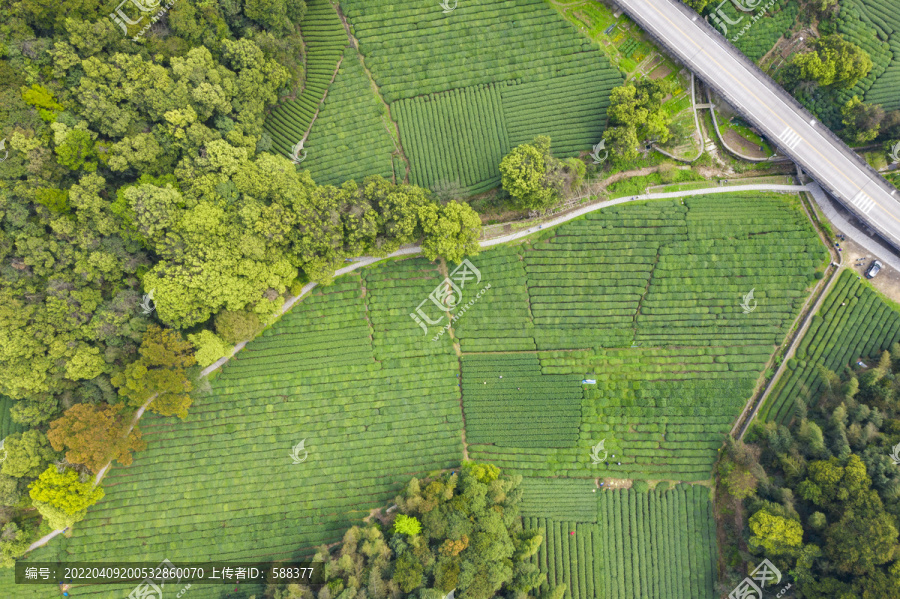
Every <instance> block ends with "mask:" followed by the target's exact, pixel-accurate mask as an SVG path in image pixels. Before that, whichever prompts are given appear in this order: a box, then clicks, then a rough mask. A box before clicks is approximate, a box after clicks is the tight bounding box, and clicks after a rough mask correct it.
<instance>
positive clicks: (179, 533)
mask: <svg viewBox="0 0 900 599" xmlns="http://www.w3.org/2000/svg"><path fill="white" fill-rule="evenodd" d="M751 207H752V217H750V216H748V214H747V212H748V211H751ZM773 247H774V248H775V249H773ZM766 248H768V249H766ZM825 259H826V252H825V249H824V247H822V245H821V244H820V242H819V241H818V238H817V237H816V234H815V233H814V231H813V230H812V228H811V227H810V226H809V225H808V224H807V221H806V219H805V216H804V214H803V212H802V210H801V209H800V206H799V203H798V200H797V199H796V198H794V197H792V196H785V195H779V194H769V195H766V194H755V195H752V196H751V195H741V194H721V195H717V196H706V197H694V198H685V199H684V200H683V201H682V200H670V201H659V202H649V203H644V204H640V205H624V206H618V207H612V208H608V209H604V210H601V211H597V212H594V213H591V214H589V215H587V216H586V217H583V218H580V219H577V220H575V221H572V222H570V223H567V224H565V225H561V226H559V227H557V228H555V229H551V230H547V231H542V232H540V234H538V235H535V236H532V237H530V238H528V239H527V240H526V241H525V242H524V243H521V244H520V245H513V246H507V247H501V248H497V249H492V250H488V251H486V252H484V253H483V254H481V255H479V256H475V257H473V258H472V259H471V264H472V265H473V266H474V267H475V268H476V269H477V270H478V272H477V273H475V272H474V271H471V270H470V271H469V276H468V278H467V279H465V280H464V279H459V278H458V277H457V279H458V280H459V281H460V282H461V284H462V287H460V288H459V290H458V292H459V294H460V295H461V297H462V299H463V300H465V301H464V302H462V301H461V302H459V304H458V305H459V306H462V305H463V304H464V303H465V302H468V301H469V300H470V299H472V298H474V297H475V294H476V293H477V292H478V291H479V290H484V293H483V295H482V297H481V298H480V299H479V300H478V301H477V302H475V303H474V304H473V305H471V306H470V307H469V308H467V309H466V311H465V313H464V314H462V313H461V309H460V308H456V311H457V313H459V314H460V316H459V319H458V320H457V321H456V322H455V323H454V325H453V329H452V330H451V331H450V332H449V333H448V334H445V335H438V334H436V333H437V331H438V330H439V327H440V326H441V325H444V324H446V322H447V318H448V314H450V313H452V312H453V310H450V311H449V312H448V311H444V312H443V314H441V311H439V310H436V308H435V304H434V303H433V302H432V301H431V299H429V298H430V294H433V292H435V291H436V290H440V289H442V288H443V285H444V284H443V283H441V282H442V281H444V277H445V276H447V274H448V271H449V272H450V273H451V274H452V271H453V270H454V268H455V266H454V265H452V264H451V265H443V264H438V263H430V262H428V261H427V260H425V259H424V258H410V259H404V260H395V261H389V262H385V263H382V264H380V265H376V266H374V267H370V268H367V269H364V270H361V271H356V272H354V273H352V274H348V275H345V276H343V277H341V278H339V279H337V280H336V282H335V283H334V284H333V285H331V286H328V287H319V288H317V289H315V290H314V292H313V293H312V294H311V295H310V296H309V297H306V298H305V299H304V300H303V301H301V302H300V303H299V304H298V305H297V306H295V307H294V308H293V309H292V310H291V311H290V312H289V313H288V314H287V315H285V316H284V317H283V318H282V319H281V320H280V321H279V322H277V323H276V324H275V325H274V326H272V327H271V328H269V329H267V330H266V331H265V332H264V333H263V334H262V336H261V337H259V338H257V339H256V340H254V341H252V342H251V343H249V344H248V345H247V347H246V348H245V349H243V350H242V351H241V352H240V353H239V354H237V356H236V357H235V358H234V359H232V360H231V361H230V362H228V363H227V364H226V365H225V366H224V367H223V369H222V370H221V372H220V373H219V374H218V375H217V376H216V377H215V378H214V380H213V381H212V382H211V391H210V392H209V393H208V394H205V395H203V396H200V397H198V399H197V400H196V401H195V403H194V405H193V406H192V408H191V411H190V413H189V415H188V417H187V419H186V420H185V421H183V422H173V421H171V420H170V419H164V418H162V417H158V416H156V415H149V414H148V415H146V416H145V417H144V419H143V421H142V428H143V430H144V438H145V439H146V440H147V442H148V445H149V449H148V450H147V451H146V452H144V453H141V454H139V455H138V456H137V458H136V460H135V462H134V464H133V465H132V466H130V467H119V466H117V467H115V468H113V469H112V471H111V472H110V474H109V475H108V477H107V478H106V481H105V483H104V487H105V489H106V493H107V495H106V497H105V498H104V500H103V501H102V502H100V503H98V504H97V505H95V506H94V507H93V508H92V509H91V510H90V511H89V513H88V517H87V519H86V520H84V521H83V522H81V523H79V525H78V526H77V527H75V529H74V530H73V531H72V536H71V538H65V537H58V538H57V539H54V540H53V541H52V542H51V543H50V544H49V545H48V546H46V547H44V548H41V549H39V550H37V551H35V552H34V553H33V555H32V556H31V559H33V560H44V559H47V560H55V559H60V560H65V561H78V560H95V561H103V560H104V559H111V558H112V556H121V555H128V556H130V557H131V558H132V559H134V560H147V561H154V562H157V563H158V562H159V561H161V560H162V559H164V558H167V559H169V560H171V561H173V562H174V563H178V562H179V561H189V560H190V561H198V560H204V559H212V558H216V559H229V560H237V559H251V558H253V559H258V558H265V559H270V558H285V557H299V556H301V555H306V554H309V553H310V552H311V550H312V548H313V547H314V546H316V545H318V544H321V543H325V542H335V541H337V540H338V539H339V538H340V537H341V535H342V533H343V531H344V530H345V529H346V527H347V526H348V525H350V524H351V523H353V522H358V521H360V520H361V519H362V518H364V517H365V516H367V515H368V514H369V512H370V510H372V509H374V508H379V507H383V506H385V505H388V504H389V503H390V502H391V499H392V498H393V497H394V496H395V494H396V493H397V491H398V489H399V487H400V485H401V484H402V483H403V481H405V480H407V479H408V477H410V476H413V475H420V476H421V475H425V474H427V473H428V472H429V471H435V470H439V469H445V468H453V467H456V466H458V465H459V464H460V462H461V461H462V459H463V457H464V455H465V454H464V452H465V451H467V452H468V457H469V458H470V459H474V460H487V461H492V462H494V463H496V464H497V465H499V466H500V467H501V468H503V469H504V470H506V471H509V472H511V473H518V474H523V475H526V477H527V479H526V481H525V485H524V488H525V496H524V505H523V515H524V516H525V517H526V518H528V519H529V521H530V522H534V523H535V525H539V526H541V527H545V528H546V529H547V530H548V536H547V537H546V538H547V543H546V545H545V546H544V548H543V549H542V550H541V552H540V553H539V554H538V556H537V557H536V559H538V560H542V561H541V563H542V564H544V563H546V564H548V566H547V567H550V566H549V564H550V563H553V564H556V565H555V566H553V567H554V568H556V569H555V570H549V574H550V576H551V581H552V580H568V581H569V582H570V583H571V585H572V586H571V588H570V591H569V593H570V594H569V596H570V597H579V598H580V597H589V596H598V597H600V596H603V597H632V596H633V597H681V596H684V597H706V596H711V595H710V594H709V593H710V588H711V586H710V585H711V580H712V578H711V577H712V561H711V557H710V555H711V552H712V546H711V542H712V541H711V538H712V537H711V532H710V530H711V529H710V524H709V500H708V496H707V490H706V488H705V487H699V486H695V487H689V486H687V487H677V488H675V489H673V490H670V491H667V492H665V493H659V492H652V493H651V494H649V495H647V494H645V493H637V492H636V491H624V490H618V491H611V490H605V489H601V490H598V491H597V492H594V489H595V488H596V487H595V484H594V479H596V478H598V477H599V478H600V479H604V478H609V479H651V480H657V479H669V480H680V481H700V480H705V479H708V478H709V476H710V473H711V469H712V465H713V462H714V460H715V458H716V454H717V451H716V450H717V448H718V447H720V446H721V442H722V438H723V435H724V434H726V432H727V431H728V430H729V428H730V427H731V425H732V424H733V421H734V419H735V418H736V417H737V415H738V413H739V412H740V411H741V409H742V407H743V405H744V403H745V402H746V401H747V399H748V398H749V397H750V395H751V393H752V390H753V389H754V387H755V386H756V383H757V379H758V377H759V374H760V371H761V369H762V368H763V365H764V364H765V362H766V360H767V359H768V356H769V355H770V354H771V352H772V351H773V350H774V347H775V344H776V343H778V342H780V341H781V340H782V339H783V337H784V336H785V334H786V333H787V330H788V328H789V326H790V324H791V322H792V320H793V318H794V317H795V316H796V314H797V312H798V310H799V307H800V304H801V303H802V301H803V299H804V295H805V293H806V292H807V289H808V288H809V286H810V284H811V283H812V282H813V281H814V277H813V273H814V272H815V271H816V269H817V268H819V267H820V266H821V265H822V264H823V261H824V260H825ZM476 274H477V275H478V276H476ZM479 277H480V278H479ZM457 279H453V280H454V281H456V280H457ZM488 284H489V285H490V288H487V285H488ZM751 289H755V300H754V301H755V302H756V303H755V304H754V305H755V306H756V307H755V309H754V310H752V311H750V312H749V313H745V312H744V310H742V308H741V307H740V304H741V302H742V300H745V296H746V294H747V292H749V291H750V290H751ZM745 301H746V300H745ZM443 305H445V306H446V305H451V306H452V305H454V302H450V303H449V304H447V303H445V304H443ZM417 308H421V310H422V314H424V315H425V316H426V317H427V321H425V320H423V321H422V322H423V323H426V322H427V323H433V324H431V325H430V326H428V332H427V333H424V332H423V330H422V328H421V327H420V326H419V325H418V324H417V323H416V321H415V320H413V319H412V318H410V314H411V313H415V312H416V311H417ZM456 342H458V343H459V345H456ZM585 378H587V379H593V380H595V381H596V384H592V383H587V384H583V383H582V379H585ZM301 440H302V441H303V442H304V446H303V447H302V448H301V450H300V451H299V452H298V454H297V453H295V455H299V457H300V458H302V461H301V462H300V463H294V461H295V460H294V459H293V458H292V457H291V455H292V448H293V447H295V446H297V445H298V443H299V442H300V441H301ZM600 440H605V444H606V449H607V450H608V456H603V457H604V458H605V459H603V460H602V461H600V463H596V464H595V463H594V462H595V461H597V460H593V459H592V458H591V448H592V447H593V446H594V445H596V444H597V443H598V442H599V441H600ZM551 477H552V478H551ZM551 529H552V530H553V534H552V535H551V534H550V533H549V531H550V530H551ZM557 531H558V532H559V535H557ZM570 531H574V532H575V533H576V534H575V535H571V536H569V535H568V532H570ZM667 535H668V536H667ZM557 536H559V537H560V538H557ZM562 536H566V537H567V538H566V539H562V538H561V537H562ZM679 548H680V549H679ZM678 560H682V561H680V562H679V561H678ZM566 563H568V564H570V565H571V567H565V566H563V564H566ZM623 576H624V577H625V578H623ZM560 577H561V578H560ZM566 577H570V578H569V579H567V578H566ZM628 577H633V581H634V584H632V583H628V582H627V581H628V580H631V579H630V578H628ZM623 580H625V581H626V583H625V584H624V586H622V582H621V581H623ZM4 581H5V582H0V594H2V593H3V592H4V590H5V589H4V586H3V585H4V584H7V583H8V578H4ZM617 581H618V582H617ZM661 585H669V586H661ZM33 588H37V587H19V588H16V592H17V593H19V595H18V596H22V597H43V596H46V595H41V594H40V593H38V592H37V591H34V592H32V591H30V589H33ZM20 589H24V590H20ZM591 589H593V590H591ZM123 590H125V589H122V588H115V587H110V586H81V587H77V588H76V589H75V591H76V592H77V597H98V598H99V597H103V598H105V597H110V598H112V597H121V596H123V593H122V591H123ZM248 592H249V589H248ZM190 593H191V596H192V597H198V598H205V597H217V595H215V587H209V586H203V585H201V586H196V587H192V589H191V590H190ZM592 593H593V594H592ZM125 594H127V593H125ZM73 596H75V595H73Z"/></svg>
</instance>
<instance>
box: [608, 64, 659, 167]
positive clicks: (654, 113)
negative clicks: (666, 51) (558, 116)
mask: <svg viewBox="0 0 900 599" xmlns="http://www.w3.org/2000/svg"><path fill="white" fill-rule="evenodd" d="M671 85H672V84H671V83H670V82H668V81H667V80H665V79H641V80H638V81H629V82H628V83H626V84H625V85H622V86H620V87H616V88H613V90H612V92H611V93H610V99H609V102H610V104H609V108H608V109H607V114H608V115H609V127H608V128H607V129H606V133H605V134H604V135H603V137H604V138H605V139H606V140H607V145H606V147H607V149H608V150H609V154H610V158H611V159H612V160H613V161H617V162H627V161H630V160H634V159H636V158H637V157H638V146H639V145H640V144H642V143H646V142H648V141H658V142H661V143H665V142H666V141H668V139H669V137H670V136H671V133H670V131H669V127H670V126H671V124H672V117H671V115H669V113H668V112H667V111H666V110H665V109H664V108H663V101H664V100H665V99H666V97H667V96H668V95H669V94H670V93H671V91H672V90H671Z"/></svg>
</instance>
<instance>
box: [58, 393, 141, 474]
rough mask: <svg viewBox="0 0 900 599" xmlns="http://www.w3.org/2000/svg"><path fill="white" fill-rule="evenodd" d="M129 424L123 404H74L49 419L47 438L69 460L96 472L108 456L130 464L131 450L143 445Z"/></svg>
mask: <svg viewBox="0 0 900 599" xmlns="http://www.w3.org/2000/svg"><path fill="white" fill-rule="evenodd" d="M130 425H131V414H130V412H127V411H126V410H125V405H124V404H116V405H112V406H109V405H106V406H95V405H90V404H76V405H74V406H72V407H71V408H69V409H68V410H66V412H65V413H64V414H63V416H62V418H59V419H58V420H54V421H53V422H51V423H50V432H48V433H47V438H48V439H50V443H51V444H52V446H53V449H55V450H56V451H64V450H65V452H66V459H67V460H68V461H69V462H70V463H72V464H84V465H85V466H87V467H88V468H89V469H90V470H91V471H93V472H95V473H96V472H99V471H100V469H101V468H103V467H104V466H105V465H106V464H107V463H108V462H109V461H110V460H116V461H118V462H119V463H121V464H124V465H126V466H127V465H128V464H131V461H132V457H131V452H132V451H140V450H142V449H144V448H145V447H146V444H145V443H144V442H143V441H142V440H141V433H140V431H139V430H138V428H137V426H135V427H134V430H132V431H131V432H130V433H129V432H128V428H129V426H130Z"/></svg>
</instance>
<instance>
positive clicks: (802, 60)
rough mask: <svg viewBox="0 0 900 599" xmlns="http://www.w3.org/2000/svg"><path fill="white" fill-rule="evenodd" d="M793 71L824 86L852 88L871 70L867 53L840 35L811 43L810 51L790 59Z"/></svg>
mask: <svg viewBox="0 0 900 599" xmlns="http://www.w3.org/2000/svg"><path fill="white" fill-rule="evenodd" d="M791 66H792V70H793V72H794V73H795V74H796V76H797V77H799V78H800V79H805V80H807V81H814V82H815V83H817V84H818V85H822V86H826V87H840V88H845V89H848V88H851V87H853V86H854V85H856V83H857V82H858V81H859V80H860V79H862V78H863V77H865V76H866V75H868V74H869V71H871V70H872V59H871V58H870V57H869V54H868V53H867V52H866V51H865V50H863V49H862V48H860V47H859V46H857V45H856V44H854V43H852V42H848V41H847V40H845V39H844V38H843V37H841V36H840V35H839V34H832V35H826V36H825V37H820V38H819V39H817V40H816V41H815V42H813V49H812V50H811V51H809V52H803V53H800V54H796V55H795V56H794V57H793V58H792V59H791Z"/></svg>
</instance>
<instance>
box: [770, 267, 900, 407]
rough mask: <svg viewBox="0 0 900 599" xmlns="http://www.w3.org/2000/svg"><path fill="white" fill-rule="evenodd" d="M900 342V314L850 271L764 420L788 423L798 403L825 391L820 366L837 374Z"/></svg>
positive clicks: (776, 390) (773, 395)
mask: <svg viewBox="0 0 900 599" xmlns="http://www.w3.org/2000/svg"><path fill="white" fill-rule="evenodd" d="M898 341H900V313H898V312H897V311H896V310H894V309H892V308H891V307H890V306H889V305H887V304H886V303H885V302H884V301H882V300H881V298H879V297H878V295H877V294H876V293H875V292H874V291H872V289H871V288H869V287H868V286H866V285H865V284H863V283H862V282H860V281H859V280H858V279H857V276H856V275H855V274H854V273H853V271H851V270H845V271H844V272H842V273H841V277H840V279H838V281H837V282H836V283H835V286H834V288H833V289H832V290H831V292H830V293H829V295H828V297H827V298H826V300H825V303H824V304H823V306H822V310H821V311H820V313H819V314H816V315H815V316H813V319H812V323H811V324H810V327H809V329H808V330H807V331H806V334H805V335H804V336H803V339H802V340H801V342H800V344H799V345H798V346H797V353H796V356H795V359H794V361H793V362H789V363H788V367H789V369H788V370H786V371H785V372H784V374H783V375H782V376H781V378H780V380H779V381H778V383H777V386H776V387H775V388H774V389H773V390H772V392H771V393H770V395H769V398H768V399H767V401H766V403H765V405H764V406H763V407H762V408H761V409H760V411H759V415H758V417H759V419H760V420H763V421H765V420H774V421H776V422H780V423H782V424H785V423H787V422H788V421H789V420H790V419H791V416H792V415H793V413H794V403H793V400H794V398H795V397H803V398H804V399H812V398H813V397H817V396H818V395H817V394H818V392H819V391H820V390H821V388H822V385H823V383H822V380H821V379H820V378H819V376H818V374H817V373H816V366H817V365H819V364H822V365H824V366H825V367H826V368H828V369H829V370H833V371H835V372H839V371H840V370H841V368H842V367H844V366H852V365H853V364H856V362H857V361H858V360H863V361H864V362H866V363H869V362H870V361H871V360H872V359H874V360H877V357H878V356H879V355H880V354H881V352H882V351H884V350H886V349H890V348H891V345H893V344H894V343H896V342H898Z"/></svg>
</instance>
